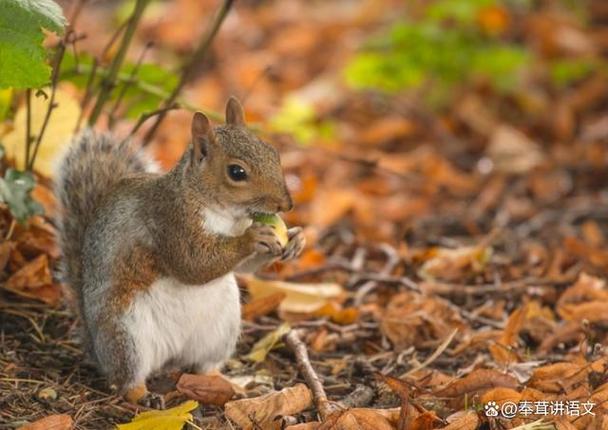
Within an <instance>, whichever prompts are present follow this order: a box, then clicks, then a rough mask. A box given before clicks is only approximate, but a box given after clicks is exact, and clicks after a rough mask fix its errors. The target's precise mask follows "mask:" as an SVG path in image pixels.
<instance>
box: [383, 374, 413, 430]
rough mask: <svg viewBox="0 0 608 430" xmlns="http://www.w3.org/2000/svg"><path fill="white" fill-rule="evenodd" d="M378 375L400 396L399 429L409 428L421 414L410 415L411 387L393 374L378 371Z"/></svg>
mask: <svg viewBox="0 0 608 430" xmlns="http://www.w3.org/2000/svg"><path fill="white" fill-rule="evenodd" d="M377 376H378V377H379V378H380V379H381V380H382V381H383V382H384V383H385V384H386V385H388V387H389V388H390V389H391V390H392V391H393V392H394V393H395V394H397V395H398V396H399V399H401V412H400V414H399V422H398V423H397V429H398V430H405V429H409V428H410V426H413V424H414V422H415V420H418V419H419V418H420V417H421V416H420V415H419V416H417V417H416V418H415V419H413V418H412V417H410V416H408V414H407V413H408V410H409V392H410V388H409V386H408V385H407V383H406V382H405V381H402V380H401V379H398V378H394V377H392V376H388V375H383V374H382V373H378V374H377Z"/></svg>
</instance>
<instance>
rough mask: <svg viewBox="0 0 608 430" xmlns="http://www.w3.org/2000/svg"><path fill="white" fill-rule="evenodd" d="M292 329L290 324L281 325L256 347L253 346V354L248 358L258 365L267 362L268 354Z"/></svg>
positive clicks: (256, 344) (259, 341) (248, 355)
mask: <svg viewBox="0 0 608 430" xmlns="http://www.w3.org/2000/svg"><path fill="white" fill-rule="evenodd" d="M290 329H291V327H289V324H287V323H283V324H281V325H280V326H278V327H277V328H276V329H275V330H273V331H272V332H270V333H268V334H267V335H266V336H264V337H263V338H261V339H260V340H258V341H257V342H256V343H255V345H253V348H251V352H250V353H249V354H247V357H246V358H247V359H249V360H251V361H255V362H256V363H260V362H262V361H264V360H266V356H267V355H268V353H269V352H270V351H271V350H272V348H274V346H275V345H276V344H277V342H279V340H281V337H283V335H285V334H287V333H288V332H289V330H290Z"/></svg>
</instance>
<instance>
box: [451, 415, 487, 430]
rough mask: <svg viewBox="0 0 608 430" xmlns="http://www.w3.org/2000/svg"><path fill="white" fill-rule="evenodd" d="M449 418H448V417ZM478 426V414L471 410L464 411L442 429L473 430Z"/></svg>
mask: <svg viewBox="0 0 608 430" xmlns="http://www.w3.org/2000/svg"><path fill="white" fill-rule="evenodd" d="M448 420H449V418H448ZM478 426H479V416H478V415H477V413H475V412H473V411H466V412H465V413H464V414H463V415H461V416H459V417H458V418H457V419H456V420H454V421H451V422H450V424H448V425H447V426H445V427H443V429H442V430H475V429H477V427H478Z"/></svg>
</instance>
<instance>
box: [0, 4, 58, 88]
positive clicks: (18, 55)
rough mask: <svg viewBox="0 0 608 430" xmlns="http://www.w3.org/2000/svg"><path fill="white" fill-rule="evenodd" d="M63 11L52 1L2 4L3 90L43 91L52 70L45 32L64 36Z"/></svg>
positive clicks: (0, 61) (0, 83) (0, 51)
mask: <svg viewBox="0 0 608 430" xmlns="http://www.w3.org/2000/svg"><path fill="white" fill-rule="evenodd" d="M65 24H66V21H65V18H64V17H63V13H62V11H61V7H59V5H57V4H56V3H55V2H54V1H52V0H36V1H32V0H1V1H0V88H9V87H12V88H39V87H42V86H44V85H46V84H47V83H48V82H49V77H50V74H51V68H50V67H49V66H48V65H47V63H46V51H45V50H44V48H43V46H42V42H43V40H44V34H43V32H42V29H43V28H44V29H46V30H50V31H54V32H56V33H62V32H63V29H64V26H65Z"/></svg>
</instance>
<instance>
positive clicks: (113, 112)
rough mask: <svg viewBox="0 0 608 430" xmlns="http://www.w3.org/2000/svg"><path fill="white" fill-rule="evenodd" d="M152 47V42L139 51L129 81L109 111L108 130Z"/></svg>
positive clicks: (112, 125)
mask: <svg viewBox="0 0 608 430" xmlns="http://www.w3.org/2000/svg"><path fill="white" fill-rule="evenodd" d="M152 45H153V43H152V42H148V43H146V46H145V47H144V49H143V50H142V51H141V54H140V55H139V58H138V59H137V62H136V63H135V66H134V67H133V70H132V71H131V74H130V75H129V79H128V80H127V81H126V82H125V83H124V85H123V86H122V88H121V89H120V93H119V94H118V97H116V101H115V102H114V106H112V109H111V110H110V114H109V119H108V128H109V129H110V130H111V129H112V128H113V127H114V123H115V122H116V112H117V111H118V108H119V107H120V104H121V103H122V99H123V98H124V96H125V94H126V93H127V90H128V89H129V87H130V86H132V85H133V83H134V82H135V77H136V76H137V73H138V72H139V68H140V67H141V64H142V62H143V61H144V58H145V56H146V53H147V52H148V50H149V49H150V48H151V47H152Z"/></svg>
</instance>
